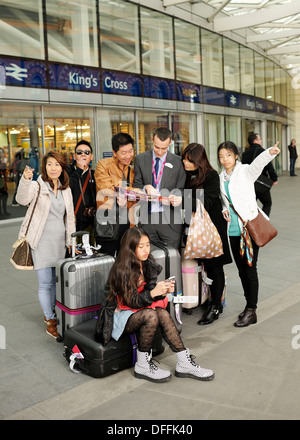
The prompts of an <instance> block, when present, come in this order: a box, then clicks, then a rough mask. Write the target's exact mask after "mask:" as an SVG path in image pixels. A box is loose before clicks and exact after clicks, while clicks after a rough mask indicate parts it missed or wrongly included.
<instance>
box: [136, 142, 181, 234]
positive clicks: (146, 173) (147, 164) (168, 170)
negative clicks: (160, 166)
mask: <svg viewBox="0 0 300 440" xmlns="http://www.w3.org/2000/svg"><path fill="white" fill-rule="evenodd" d="M152 153H153V152H152V150H150V151H145V153H141V154H138V155H137V157H136V159H135V164H134V182H133V186H134V187H135V188H140V189H143V188H144V186H145V185H152ZM185 179H186V173H185V170H184V168H183V165H182V161H181V158H180V157H179V156H176V155H175V154H173V153H170V151H168V152H167V156H166V164H165V167H164V170H163V174H162V178H161V185H160V194H161V195H166V196H167V195H170V193H173V194H174V195H180V194H181V195H183V190H184V186H185ZM179 193H180V194H179ZM179 216H180V209H176V221H175V222H174V207H173V206H172V205H171V206H170V217H171V221H170V223H173V224H172V228H173V229H176V230H177V229H178V230H180V229H181V228H182V223H181V224H179V221H180V219H179ZM172 219H173V221H172ZM141 223H143V221H142V219H141ZM174 223H175V224H174Z"/></svg>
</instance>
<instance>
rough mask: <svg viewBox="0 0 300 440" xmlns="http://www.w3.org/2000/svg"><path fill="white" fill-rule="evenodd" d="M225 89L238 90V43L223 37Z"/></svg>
mask: <svg viewBox="0 0 300 440" xmlns="http://www.w3.org/2000/svg"><path fill="white" fill-rule="evenodd" d="M223 53H224V82H225V89H227V90H234V91H236V92H240V56H239V55H240V54H239V45H238V43H235V42H234V41H231V40H228V39H227V38H224V39H223Z"/></svg>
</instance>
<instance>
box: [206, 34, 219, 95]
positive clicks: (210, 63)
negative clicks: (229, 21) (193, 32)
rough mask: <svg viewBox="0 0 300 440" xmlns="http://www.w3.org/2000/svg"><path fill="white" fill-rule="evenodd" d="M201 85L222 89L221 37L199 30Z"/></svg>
mask: <svg viewBox="0 0 300 440" xmlns="http://www.w3.org/2000/svg"><path fill="white" fill-rule="evenodd" d="M201 47H202V75H203V84H204V85H206V86H211V87H219V88H223V55H222V37H221V36H220V35H218V34H215V33H213V32H210V31H207V30H205V29H201Z"/></svg>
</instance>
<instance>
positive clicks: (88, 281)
mask: <svg viewBox="0 0 300 440" xmlns="http://www.w3.org/2000/svg"><path fill="white" fill-rule="evenodd" d="M85 234H88V236H89V232H75V233H74V234H72V240H73V245H72V258H65V259H63V260H60V261H58V263H57V266H56V315H57V331H58V333H59V334H60V336H61V338H62V339H63V338H64V333H65V331H66V329H67V328H69V327H73V326H74V325H77V324H80V323H81V322H84V321H87V320H89V319H91V318H93V317H94V316H95V315H96V314H97V311H98V310H99V309H100V307H101V304H103V302H104V301H105V300H106V298H105V296H104V287H105V284H106V281H107V278H108V276H109V273H110V269H111V267H112V265H113V264H114V261H115V260H114V258H113V257H112V256H110V255H106V254H101V253H99V254H92V255H90V256H88V255H83V256H80V255H77V256H75V246H76V237H78V236H79V237H80V236H82V239H83V241H84V237H83V236H84V235H85ZM87 242H88V240H87Z"/></svg>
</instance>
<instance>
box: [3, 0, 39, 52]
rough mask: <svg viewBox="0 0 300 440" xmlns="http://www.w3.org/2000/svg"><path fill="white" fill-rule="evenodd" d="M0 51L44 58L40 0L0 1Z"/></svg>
mask: <svg viewBox="0 0 300 440" xmlns="http://www.w3.org/2000/svg"><path fill="white" fill-rule="evenodd" d="M0 10H1V20H0V53H1V54H5V55H12V56H18V57H28V58H37V59H44V58H45V53H44V52H45V50H44V33H43V28H44V27H43V9H42V0H26V2H21V1H10V2H7V1H0Z"/></svg>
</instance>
